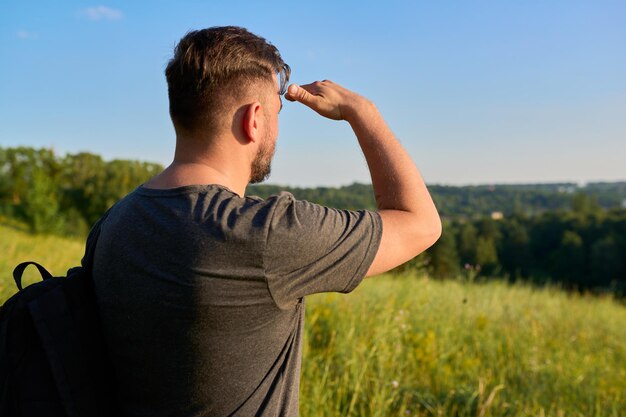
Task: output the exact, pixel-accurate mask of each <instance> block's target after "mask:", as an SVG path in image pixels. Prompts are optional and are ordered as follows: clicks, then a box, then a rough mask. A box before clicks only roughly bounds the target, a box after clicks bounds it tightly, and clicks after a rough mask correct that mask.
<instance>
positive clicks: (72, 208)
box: [0, 147, 162, 236]
mask: <svg viewBox="0 0 626 417" xmlns="http://www.w3.org/2000/svg"><path fill="white" fill-rule="evenodd" d="M161 169H162V167H161V166H160V165H159V164H153V163H147V162H139V161H128V160H113V161H104V160H103V159H102V158H101V157H100V156H98V155H94V154H91V153H87V152H81V153H76V154H68V155H65V156H58V155H56V154H55V153H54V151H53V150H52V149H45V148H44V149H34V148H29V147H16V148H0V214H2V215H4V216H6V217H10V218H14V219H17V220H19V221H21V222H23V223H24V224H26V225H27V226H28V227H29V229H30V230H31V231H32V232H34V233H57V234H65V235H79V236H84V235H86V233H87V231H88V230H89V228H90V226H91V225H92V224H94V223H95V222H96V221H97V220H98V218H99V217H100V216H101V215H102V214H103V213H104V212H105V211H106V210H107V209H108V208H109V207H110V206H112V205H113V203H115V202H116V201H117V200H119V199H120V198H122V197H123V196H125V195H126V194H128V193H129V192H130V191H131V190H133V189H134V188H135V187H137V186H138V185H139V184H141V183H143V182H144V181H146V180H147V179H148V178H150V177H151V176H153V175H155V174H156V173H158V172H159V171H160V170H161Z"/></svg>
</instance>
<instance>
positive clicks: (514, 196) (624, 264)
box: [0, 147, 626, 295]
mask: <svg viewBox="0 0 626 417" xmlns="http://www.w3.org/2000/svg"><path fill="white" fill-rule="evenodd" d="M162 168H163V167H162V166H160V165H159V164H154V163H147V162H139V161H130V160H113V161H105V160H103V159H102V158H101V157H100V156H98V155H95V154H91V153H87V152H81V153H76V154H67V155H64V156H59V155H56V154H55V153H54V151H53V150H51V149H34V148H29V147H16V148H0V215H2V216H4V217H5V218H12V219H16V220H18V221H19V222H21V223H23V224H25V225H27V227H28V228H29V229H30V230H31V231H32V232H34V233H57V234H65V235H78V236H85V235H86V233H87V231H88V230H89V227H90V226H91V225H92V224H93V223H95V221H96V220H97V219H98V218H99V217H100V216H101V215H102V213H104V211H105V210H106V209H107V208H109V207H110V206H111V205H112V204H113V203H115V202H116V201H117V200H119V199H120V198H122V197H123V196H124V195H126V194H127V193H129V192H130V191H132V190H133V189H134V188H136V187H137V186H138V185H140V184H141V183H143V182H145V181H146V180H147V179H149V178H150V177H152V176H153V175H155V174H156V173H158V172H160V171H161V170H162ZM429 189H430V191H431V194H432V195H433V198H434V200H435V203H436V205H437V207H438V208H439V210H440V213H441V214H442V217H443V220H444V233H443V235H442V237H441V239H440V240H439V241H438V242H437V243H436V244H435V245H434V246H433V247H432V248H431V249H429V250H428V251H426V252H425V253H424V254H422V255H420V256H418V257H417V258H415V259H413V260H412V261H410V262H408V263H407V264H405V265H403V266H401V267H399V268H398V269H397V270H396V272H399V273H401V272H402V271H407V270H423V271H427V272H428V273H429V274H430V275H431V276H433V277H436V278H446V277H456V276H465V277H468V278H471V279H474V278H477V277H478V278H480V277H492V276H495V277H507V278H508V279H510V280H518V279H523V280H527V281H532V282H537V283H545V282H559V283H562V284H563V285H564V286H566V287H568V288H575V289H580V290H585V289H593V290H595V289H607V290H611V291H614V292H616V293H620V294H622V295H625V294H626V208H624V205H625V201H626V182H615V183H594V184H587V185H586V186H584V187H581V186H578V185H576V184H572V183H562V184H536V185H533V184H530V185H495V186H494V185H491V186H490V185H486V186H471V187H451V186H438V185H433V186H429ZM280 191H289V192H291V193H293V194H294V195H295V196H296V197H297V198H299V199H304V200H308V201H312V202H316V203H318V204H323V205H327V206H331V207H337V208H346V209H352V210H360V209H370V210H373V209H375V208H376V205H375V199H374V194H373V190H372V187H371V185H367V184H352V185H348V186H344V187H339V188H333V187H317V188H295V187H282V186H277V185H252V186H250V187H248V189H247V190H246V193H247V194H254V195H258V196H260V197H263V198H267V197H268V196H270V195H272V194H276V193H278V192H280Z"/></svg>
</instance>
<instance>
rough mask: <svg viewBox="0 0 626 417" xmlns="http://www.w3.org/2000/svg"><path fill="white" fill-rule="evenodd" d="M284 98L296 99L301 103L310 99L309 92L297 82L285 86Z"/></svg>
mask: <svg viewBox="0 0 626 417" xmlns="http://www.w3.org/2000/svg"><path fill="white" fill-rule="evenodd" d="M286 98H287V99H288V100H292V101H294V100H297V101H299V102H301V103H304V104H308V103H309V102H310V101H311V94H310V93H309V92H308V91H306V90H305V89H304V88H302V87H300V86H299V85H298V84H291V85H290V86H289V88H287V95H286Z"/></svg>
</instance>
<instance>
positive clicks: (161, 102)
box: [0, 0, 626, 186]
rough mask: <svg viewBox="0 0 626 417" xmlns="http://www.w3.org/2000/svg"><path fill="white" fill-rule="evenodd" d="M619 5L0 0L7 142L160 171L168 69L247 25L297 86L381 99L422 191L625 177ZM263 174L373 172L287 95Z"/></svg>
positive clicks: (335, 132) (282, 179)
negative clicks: (197, 46)
mask: <svg viewBox="0 0 626 417" xmlns="http://www.w3.org/2000/svg"><path fill="white" fill-rule="evenodd" d="M625 22H626V2H624V1H615V2H610V1H586V2H583V1H575V0H574V1H523V2H522V1H462V2H461V1H459V2H453V1H446V2H442V1H429V2H426V1H387V2H381V1H376V2H368V1H343V2H340V1H334V2H324V1H318V2H313V3H296V2H262V1H257V2H251V1H250V2H246V1H242V2H226V1H176V2H174V1H169V2H165V1H150V2H147V1H133V2H128V1H127V2H122V1H104V2H102V3H100V2H85V1H59V2H49V1H28V0H20V1H14V0H1V1H0V146H4V147H6V146H18V145H25V146H34V147H52V148H54V149H55V150H56V151H57V152H58V153H60V154H64V153H66V152H71V153H74V152H79V151H89V152H94V153H98V154H101V155H102V156H104V157H105V158H106V159H113V158H125V159H140V160H147V161H155V162H160V163H163V164H168V163H169V162H170V161H171V156H172V153H173V149H174V131H173V128H172V127H171V123H170V120H169V116H168V111H167V91H166V83H165V78H164V75H163V70H164V68H165V65H166V63H167V60H168V59H169V57H170V56H171V54H172V49H173V47H174V45H175V44H176V42H177V41H178V39H180V37H181V36H183V35H184V34H185V33H186V32H187V31H188V30H191V29H198V28H203V27H209V26H217V25H231V24H232V25H239V26H244V27H247V28H248V29H250V30H251V31H253V32H255V33H258V34H260V35H262V36H264V37H265V38H267V39H268V40H270V41H271V42H272V43H273V44H275V45H276V46H277V47H278V48H279V49H280V51H281V54H282V56H283V58H284V59H285V61H286V62H287V63H288V64H289V65H290V66H291V67H292V71H293V72H292V81H293V82H297V83H308V82H311V81H314V80H317V79H324V78H327V79H331V80H334V81H336V82H338V83H341V84H343V85H345V86H346V87H348V88H351V89H353V90H356V91H358V92H359V93H361V94H363V95H365V96H367V97H368V98H370V99H371V100H373V101H374V102H375V103H376V104H377V105H378V107H379V109H380V111H381V112H382V114H383V116H384V117H385V119H386V120H387V121H388V123H389V124H390V126H391V128H392V129H393V131H394V132H395V134H396V135H397V136H398V138H399V139H400V140H401V142H402V143H403V144H404V145H405V147H406V148H407V150H408V151H409V153H410V154H411V156H412V157H413V159H414V160H415V161H416V163H417V164H418V166H419V167H420V169H421V171H422V173H423V175H424V177H425V179H426V180H427V182H429V183H438V184H478V183H512V182H524V183H528V182H555V181H575V182H586V181H596V180H625V179H626V23H625ZM280 123H281V125H280V129H281V130H280V135H279V139H278V145H277V152H276V156H275V159H274V164H273V171H272V177H271V178H270V180H269V182H270V183H277V184H286V185H301V186H302V185H303V186H315V185H331V186H334V185H342V184H349V183H351V182H353V181H361V182H369V174H368V171H367V168H366V165H365V161H364V158H363V157H362V155H361V153H360V150H359V147H358V144H357V142H356V140H355V138H354V137H353V135H352V133H351V131H350V129H349V127H348V126H347V124H346V123H345V122H333V121H329V120H324V119H322V118H320V117H319V116H317V115H316V114H315V113H313V112H311V111H310V110H308V109H306V108H304V107H302V106H300V105H298V104H294V103H287V102H285V108H284V109H283V111H282V112H281V116H280Z"/></svg>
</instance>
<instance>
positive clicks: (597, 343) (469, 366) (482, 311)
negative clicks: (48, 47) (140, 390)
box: [0, 226, 626, 417]
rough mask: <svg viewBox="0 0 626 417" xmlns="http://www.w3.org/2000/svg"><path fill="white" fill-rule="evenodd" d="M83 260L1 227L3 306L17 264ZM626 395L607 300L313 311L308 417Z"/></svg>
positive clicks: (412, 297) (518, 292) (477, 286)
mask: <svg viewBox="0 0 626 417" xmlns="http://www.w3.org/2000/svg"><path fill="white" fill-rule="evenodd" d="M82 252H83V242H82V241H79V240H68V239H62V238H58V237H45V236H31V235H28V234H26V233H24V232H22V231H19V230H17V229H16V228H15V227H6V226H0V253H2V257H1V258H0V302H3V301H4V300H5V299H6V298H8V297H9V296H10V295H11V294H12V293H13V292H14V284H13V282H12V279H11V275H10V273H11V271H12V268H13V267H14V266H15V265H16V264H17V263H18V262H21V261H23V260H37V261H39V262H41V263H42V264H43V265H45V266H46V267H48V268H49V270H50V271H51V272H53V273H54V274H63V273H64V272H65V270H66V269H67V268H68V267H70V266H73V265H76V264H78V262H79V260H80V257H81V256H82ZM35 275H36V274H34V273H31V274H30V277H31V278H30V280H31V281H32V280H34V279H35ZM625 393H626V307H624V305H622V304H620V303H618V302H616V301H614V300H613V299H611V298H610V297H608V296H607V297H590V296H579V295H571V294H566V293H564V292H561V291H559V290H558V289H555V288H547V289H535V288H532V287H529V286H524V285H513V286H511V285H508V284H505V283H502V282H489V283H484V284H481V283H471V282H462V281H455V280H450V281H445V282H440V281H433V280H429V279H427V278H424V277H421V278H420V277H416V276H405V277H391V276H381V277H375V278H370V279H367V280H366V281H365V282H364V283H363V284H362V285H361V286H360V287H359V288H357V289H356V290H355V291H354V293H352V294H350V295H340V294H319V295H315V296H312V297H309V298H308V299H307V312H306V331H305V344H304V352H303V363H302V382H301V399H300V403H301V415H302V416H303V417H304V416H306V417H321V416H380V417H382V416H472V417H486V416H568V417H569V416H585V417H590V416H615V417H617V416H624V415H626V394H625Z"/></svg>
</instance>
